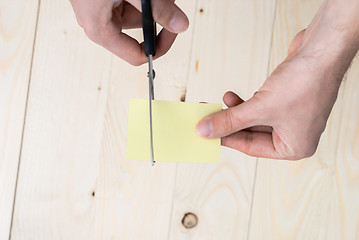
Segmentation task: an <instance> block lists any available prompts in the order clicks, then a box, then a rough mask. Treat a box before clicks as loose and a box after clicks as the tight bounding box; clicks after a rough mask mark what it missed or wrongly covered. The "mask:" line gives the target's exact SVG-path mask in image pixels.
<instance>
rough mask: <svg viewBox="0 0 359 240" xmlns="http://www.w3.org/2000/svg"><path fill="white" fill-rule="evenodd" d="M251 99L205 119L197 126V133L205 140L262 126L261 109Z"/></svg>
mask: <svg viewBox="0 0 359 240" xmlns="http://www.w3.org/2000/svg"><path fill="white" fill-rule="evenodd" d="M256 105H257V103H255V102H254V101H253V99H250V100H248V101H246V102H244V103H242V104H240V105H237V106H235V107H231V108H228V109H225V110H223V111H220V112H217V113H214V114H212V115H210V116H207V117H205V118H204V119H202V120H201V121H200V122H199V123H198V124H197V128H196V130H197V133H198V135H199V136H201V137H205V138H218V137H224V136H228V135H230V134H232V133H234V132H237V131H240V130H243V129H246V128H248V127H252V126H257V125H262V124H260V122H261V121H262V115H261V112H262V111H261V109H259V108H258V107H257V106H256Z"/></svg>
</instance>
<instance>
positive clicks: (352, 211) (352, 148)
mask: <svg viewBox="0 0 359 240" xmlns="http://www.w3.org/2000/svg"><path fill="white" fill-rule="evenodd" d="M358 79H359V61H358V59H356V61H355V62H354V63H353V65H352V67H351V68H350V70H349V72H348V75H347V79H346V80H344V81H345V87H343V88H344V93H345V94H344V99H343V107H342V114H341V125H340V134H339V138H338V148H337V149H338V150H337V155H336V157H337V159H336V162H335V173H336V178H335V183H334V184H335V193H336V194H335V201H334V203H335V210H334V211H335V212H334V213H335V214H333V218H332V219H331V221H332V227H333V228H334V229H333V230H332V231H333V234H332V235H331V238H332V239H359V231H358V226H359V205H358V202H359V164H358V163H359V93H358V89H359V81H358Z"/></svg>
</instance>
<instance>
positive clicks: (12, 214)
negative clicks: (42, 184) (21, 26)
mask: <svg viewBox="0 0 359 240" xmlns="http://www.w3.org/2000/svg"><path fill="white" fill-rule="evenodd" d="M40 4H41V0H38V1H37V12H36V23H35V30H34V31H35V33H34V39H33V43H32V51H31V61H30V71H29V84H28V85H27V93H26V100H25V111H24V121H23V124H22V133H21V143H20V152H19V159H18V163H17V172H16V180H15V189H14V198H13V201H12V211H11V221H10V230H9V240H11V233H12V227H13V224H14V213H15V204H16V193H17V185H18V180H19V174H20V164H21V156H22V148H23V143H24V133H25V124H26V114H27V106H28V102H29V93H30V85H31V77H32V66H33V62H34V54H35V44H36V35H37V27H38V23H39V15H40Z"/></svg>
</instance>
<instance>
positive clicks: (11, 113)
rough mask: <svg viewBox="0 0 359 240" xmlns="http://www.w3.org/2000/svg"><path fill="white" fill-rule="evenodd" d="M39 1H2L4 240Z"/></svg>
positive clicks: (0, 208) (0, 225) (0, 230)
mask: <svg viewBox="0 0 359 240" xmlns="http://www.w3.org/2000/svg"><path fill="white" fill-rule="evenodd" d="M37 9H38V2H37V1H0V239H7V238H8V237H9V230H10V224H11V215H12V209H13V199H14V192H15V184H16V176H17V169H18V163H19V155H20V146H21V140H22V130H23V123H24V115H25V106H26V98H27V90H28V84H29V76H30V69H31V57H32V50H33V42H34V36H35V29H36V18H37Z"/></svg>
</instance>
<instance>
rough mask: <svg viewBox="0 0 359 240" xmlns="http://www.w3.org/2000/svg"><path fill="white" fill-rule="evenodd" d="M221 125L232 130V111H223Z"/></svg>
mask: <svg viewBox="0 0 359 240" xmlns="http://www.w3.org/2000/svg"><path fill="white" fill-rule="evenodd" d="M223 120H224V122H223V125H224V127H225V128H226V129H227V130H228V131H232V130H233V113H232V112H231V111H230V110H227V111H225V116H224V118H223Z"/></svg>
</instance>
